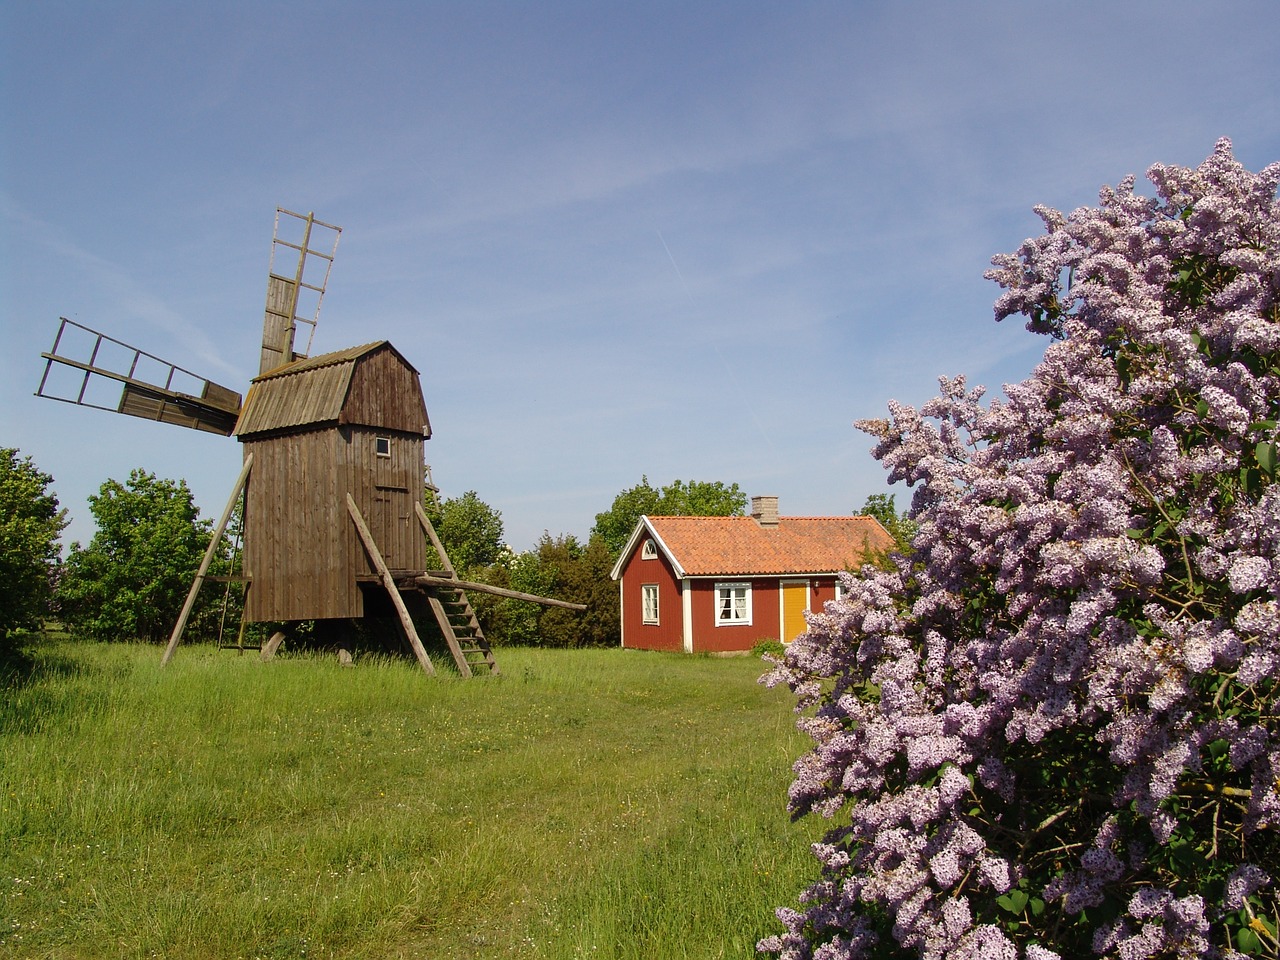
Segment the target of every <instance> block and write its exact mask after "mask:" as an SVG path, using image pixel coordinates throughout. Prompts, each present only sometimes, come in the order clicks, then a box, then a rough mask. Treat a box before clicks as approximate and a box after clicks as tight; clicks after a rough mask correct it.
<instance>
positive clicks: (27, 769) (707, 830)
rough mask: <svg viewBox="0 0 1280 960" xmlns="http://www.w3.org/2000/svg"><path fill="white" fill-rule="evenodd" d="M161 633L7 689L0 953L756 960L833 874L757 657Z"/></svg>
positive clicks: (786, 704) (785, 721) (793, 739)
mask: <svg viewBox="0 0 1280 960" xmlns="http://www.w3.org/2000/svg"><path fill="white" fill-rule="evenodd" d="M159 653H160V651H159V650H157V649H155V648H150V647H131V646H125V645H112V646H94V645H73V644H49V645H46V646H44V647H40V648H37V661H38V662H37V668H36V671H35V673H34V675H33V676H32V677H31V679H30V680H29V681H27V682H26V683H24V684H22V685H18V686H12V687H10V688H8V689H6V690H4V696H5V699H4V702H3V704H2V705H0V790H2V791H3V792H2V793H0V843H2V844H3V846H2V847H0V954H6V955H10V956H16V957H50V958H80V957H138V958H142V957H175V958H177V957H182V958H197V960H198V958H212V957H218V958H222V957H245V958H253V957H272V958H274V957H282V958H283V957H343V958H363V957H369V958H373V957H378V958H381V957H404V958H409V957H423V958H428V957H430V958H439V957H460V958H491V957H527V958H539V960H541V958H546V960H560V958H572V957H593V958H594V957H599V958H633V957H634V958H653V957H662V958H667V957H671V958H681V957H688V958H703V957H750V956H752V955H753V953H754V944H755V941H756V940H757V939H758V938H759V937H761V936H765V935H767V934H769V933H773V932H776V931H777V930H778V928H779V925H778V924H777V921H776V920H774V918H773V908H774V907H775V906H777V905H780V904H789V903H792V902H793V901H794V896H795V893H796V891H798V890H800V889H801V888H802V887H804V886H807V884H808V882H809V879H810V875H811V874H812V873H813V871H814V870H815V869H816V865H815V864H814V862H813V860H812V858H811V857H810V855H809V854H808V845H809V842H810V841H811V840H813V839H815V838H816V831H817V830H818V829H820V825H813V824H807V823H806V824H799V825H793V824H791V823H790V822H789V819H788V817H787V814H786V812H785V809H784V806H785V797H786V788H787V784H788V782H789V779H790V778H789V772H790V764H791V762H792V760H793V759H794V758H795V757H796V756H797V755H798V754H799V752H800V751H801V750H802V749H803V742H802V739H801V738H800V736H799V735H798V734H797V733H796V732H795V731H794V720H793V715H792V713H791V709H790V705H791V704H790V699H789V697H788V695H787V694H786V693H785V692H784V691H769V690H765V689H764V688H762V687H761V686H760V685H758V684H757V683H756V678H757V677H758V676H759V674H760V673H761V672H762V665H761V663H760V662H759V661H758V660H755V659H754V658H744V659H715V658H698V657H683V656H669V655H660V654H642V653H632V652H625V651H620V650H608V651H530V650H499V651H498V658H499V663H500V664H501V666H502V670H503V676H502V677H497V678H479V679H476V680H472V681H463V680H460V679H458V678H457V677H442V678H439V679H433V678H428V677H425V676H424V675H423V674H422V673H421V672H420V671H419V670H418V668H417V666H416V664H413V663H411V662H403V661H394V662H392V661H373V662H362V663H358V664H357V666H356V667H354V668H342V667H340V666H338V665H337V663H336V661H332V660H327V659H313V658H307V657H296V658H291V657H286V658H281V659H278V660H276V661H275V662H272V663H268V664H262V663H259V662H257V660H256V657H252V656H237V655H236V654H235V653H231V652H225V651H224V652H218V651H214V650H210V649H204V648H199V647H184V648H182V649H181V650H180V651H179V654H178V656H177V657H176V658H175V659H174V661H173V662H172V663H171V664H170V665H169V666H168V667H165V668H164V669H161V668H160V665H159Z"/></svg>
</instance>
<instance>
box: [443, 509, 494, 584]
mask: <svg viewBox="0 0 1280 960" xmlns="http://www.w3.org/2000/svg"><path fill="white" fill-rule="evenodd" d="M425 506H426V511H427V516H428V517H430V518H431V525H432V526H433V527H435V529H436V534H437V535H438V536H439V537H440V542H441V543H443V544H444V547H445V550H446V551H447V552H448V554H449V560H450V561H451V562H452V563H453V565H454V567H456V568H457V569H458V571H459V573H463V572H465V571H473V570H477V569H478V568H480V567H487V566H489V565H490V564H493V563H496V562H497V560H498V558H499V556H500V555H501V553H502V513H501V512H500V511H498V510H495V509H494V508H493V507H491V506H489V505H488V504H487V503H485V502H484V501H483V500H481V499H480V497H479V496H477V494H476V492H475V491H474V490H468V491H467V492H466V493H464V494H463V495H462V496H460V497H453V498H450V499H448V500H444V501H439V500H433V499H429V500H428V501H427V503H426V505H425ZM464 579H465V578H464Z"/></svg>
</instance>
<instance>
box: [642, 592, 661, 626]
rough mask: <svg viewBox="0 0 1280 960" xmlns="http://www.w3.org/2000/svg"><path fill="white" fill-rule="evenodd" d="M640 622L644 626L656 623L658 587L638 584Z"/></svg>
mask: <svg viewBox="0 0 1280 960" xmlns="http://www.w3.org/2000/svg"><path fill="white" fill-rule="evenodd" d="M640 622H641V623H643V624H646V625H655V626H656V625H657V623H658V585H657V584H656V583H642V584H640Z"/></svg>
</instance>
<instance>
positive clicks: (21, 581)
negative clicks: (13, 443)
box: [0, 447, 67, 658]
mask: <svg viewBox="0 0 1280 960" xmlns="http://www.w3.org/2000/svg"><path fill="white" fill-rule="evenodd" d="M51 483H53V477H51V476H49V475H48V474H47V473H42V472H41V471H40V470H38V469H37V468H36V465H35V464H34V463H33V462H32V460H31V458H30V457H22V458H19V456H18V451H17V450H16V449H14V448H12V447H6V448H4V449H0V658H3V656H4V655H6V654H8V653H9V652H11V651H10V645H11V643H12V642H13V641H12V638H13V635H14V632H15V631H18V630H30V629H34V628H36V627H38V626H39V625H40V622H41V620H43V619H44V617H45V616H46V615H47V614H48V612H49V602H50V600H51V598H52V595H53V594H52V583H53V576H54V573H55V572H56V571H57V569H58V554H59V549H58V538H59V536H60V535H61V533H62V529H63V527H65V526H66V525H67V519H66V511H65V510H61V509H59V507H58V498H57V497H56V496H55V495H54V494H53V493H52V492H51V491H50V490H49V484H51Z"/></svg>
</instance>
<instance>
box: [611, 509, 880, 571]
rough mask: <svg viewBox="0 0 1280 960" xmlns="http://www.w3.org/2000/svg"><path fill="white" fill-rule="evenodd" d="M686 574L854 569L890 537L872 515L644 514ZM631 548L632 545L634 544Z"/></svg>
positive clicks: (650, 526) (645, 519)
mask: <svg viewBox="0 0 1280 960" xmlns="http://www.w3.org/2000/svg"><path fill="white" fill-rule="evenodd" d="M641 522H647V523H648V525H649V528H650V529H651V530H652V531H653V532H654V533H655V534H656V535H657V537H658V539H659V540H660V541H661V545H662V546H664V547H665V548H666V551H667V554H668V556H669V557H670V558H671V559H672V560H673V561H674V562H675V564H676V566H677V567H678V568H679V569H681V570H683V575H684V576H690V577H698V576H736V575H748V574H750V575H764V574H783V575H785V574H791V573H830V572H832V571H837V570H845V569H849V568H850V567H857V566H858V565H859V564H861V563H862V561H863V560H864V559H865V557H866V555H867V553H868V551H874V550H887V549H889V547H890V546H892V544H893V538H892V537H890V536H889V534H888V532H887V531H886V530H885V529H884V527H882V526H881V525H880V524H879V522H878V521H876V520H875V519H874V518H872V517H781V518H779V520H778V523H777V525H776V526H770V525H761V524H759V523H757V522H756V521H755V520H754V519H752V518H751V517H644V518H642V521H641ZM632 547H633V549H634V544H633V545H632Z"/></svg>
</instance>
